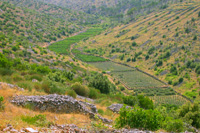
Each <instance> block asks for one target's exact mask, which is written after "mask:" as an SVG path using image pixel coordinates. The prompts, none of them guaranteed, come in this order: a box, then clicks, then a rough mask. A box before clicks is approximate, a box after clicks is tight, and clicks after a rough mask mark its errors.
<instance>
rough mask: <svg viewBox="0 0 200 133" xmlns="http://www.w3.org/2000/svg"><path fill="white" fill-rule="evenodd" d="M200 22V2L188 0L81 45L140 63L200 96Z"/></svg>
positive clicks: (193, 96)
mask: <svg viewBox="0 0 200 133" xmlns="http://www.w3.org/2000/svg"><path fill="white" fill-rule="evenodd" d="M199 24H200V3H199V2H198V1H196V0H193V1H190V2H188V1H185V2H183V3H182V4H174V5H172V6H170V7H169V8H167V9H164V10H161V11H159V12H153V13H151V14H150V15H148V16H146V17H140V18H139V19H138V20H137V21H136V22H132V23H129V24H127V25H121V26H118V27H116V28H114V29H110V30H108V31H107V32H104V33H103V34H101V35H99V36H96V37H94V38H91V39H90V40H88V41H87V42H86V43H83V44H80V45H79V49H83V51H85V52H86V53H90V54H96V55H102V53H104V54H103V56H104V57H105V58H110V59H112V60H114V61H117V62H122V63H126V64H128V65H131V66H134V67H138V68H140V69H142V70H144V71H146V72H149V73H151V74H152V75H155V76H157V77H158V78H159V79H161V80H163V81H165V82H168V84H170V85H172V87H174V88H175V89H176V90H177V91H178V92H180V93H182V94H184V95H185V96H187V97H189V98H191V99H196V98H197V99H198V98H199V87H198V86H199V79H200V78H199V76H198V75H199V52H198V51H199V41H200V40H199V39H200V35H199V32H200V31H199ZM88 44H89V45H88ZM86 46H87V47H86Z"/></svg>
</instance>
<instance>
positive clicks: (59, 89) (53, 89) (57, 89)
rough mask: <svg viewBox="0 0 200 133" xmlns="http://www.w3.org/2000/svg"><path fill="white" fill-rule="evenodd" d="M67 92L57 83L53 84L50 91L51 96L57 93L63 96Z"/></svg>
mask: <svg viewBox="0 0 200 133" xmlns="http://www.w3.org/2000/svg"><path fill="white" fill-rule="evenodd" d="M65 92H66V89H65V88H63V86H61V84H59V83H56V82H51V85H50V91H49V93H50V94H54V93H56V94H60V95H61V94H62V95H63V94H65Z"/></svg>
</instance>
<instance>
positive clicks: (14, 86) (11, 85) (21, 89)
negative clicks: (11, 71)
mask: <svg viewBox="0 0 200 133" xmlns="http://www.w3.org/2000/svg"><path fill="white" fill-rule="evenodd" d="M4 87H6V88H11V89H17V90H19V91H24V88H20V87H19V86H17V85H13V84H9V83H4V82H0V89H2V88H4Z"/></svg>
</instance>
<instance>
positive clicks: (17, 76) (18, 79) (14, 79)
mask: <svg viewBox="0 0 200 133" xmlns="http://www.w3.org/2000/svg"><path fill="white" fill-rule="evenodd" d="M12 79H13V81H15V82H18V81H22V80H23V77H22V76H20V75H18V74H14V75H12Z"/></svg>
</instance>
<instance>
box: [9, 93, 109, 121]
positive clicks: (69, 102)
mask: <svg viewBox="0 0 200 133" xmlns="http://www.w3.org/2000/svg"><path fill="white" fill-rule="evenodd" d="M10 102H11V103H13V104H15V105H18V106H22V107H26V106H29V107H31V108H32V109H33V110H40V111H51V112H55V113H82V114H87V115H89V116H90V117H91V118H95V116H96V115H97V116H98V118H99V119H101V120H102V121H103V122H105V123H110V122H112V121H111V120H108V119H105V118H103V117H101V116H100V115H98V114H96V113H97V108H96V106H95V105H93V104H90V103H86V102H83V101H78V100H76V99H74V98H72V97H70V96H65V95H57V94H52V95H44V96H16V97H14V98H13V99H12V100H11V101H10Z"/></svg>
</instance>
